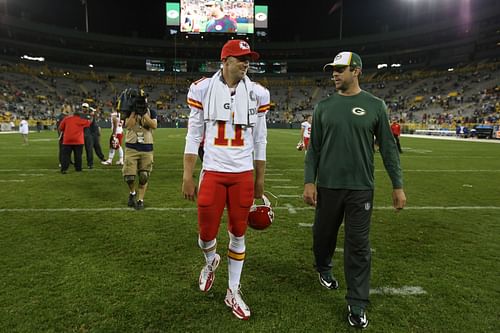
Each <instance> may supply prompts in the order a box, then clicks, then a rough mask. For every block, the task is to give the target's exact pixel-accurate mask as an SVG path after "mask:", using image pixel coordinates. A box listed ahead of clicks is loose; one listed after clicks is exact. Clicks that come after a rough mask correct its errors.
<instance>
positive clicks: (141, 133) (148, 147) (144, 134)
mask: <svg viewBox="0 0 500 333" xmlns="http://www.w3.org/2000/svg"><path fill="white" fill-rule="evenodd" d="M117 110H119V111H120V112H122V113H123V114H125V128H126V129H127V133H126V136H125V161H124V162H125V163H124V165H123V169H122V174H123V178H124V179H125V182H126V183H127V184H128V187H129V190H130V195H129V198H128V205H129V207H134V208H135V209H137V210H140V209H144V194H145V192H146V188H147V186H148V180H149V176H150V174H151V171H152V170H153V130H154V129H156V127H157V120H156V112H155V111H154V110H150V109H149V108H148V107H147V100H146V96H145V94H144V91H143V90H142V89H125V90H124V91H123V92H122V93H121V95H120V97H119V99H118V105H117ZM136 177H137V178H138V186H137V192H136V187H135V179H136ZM136 199H137V200H136Z"/></svg>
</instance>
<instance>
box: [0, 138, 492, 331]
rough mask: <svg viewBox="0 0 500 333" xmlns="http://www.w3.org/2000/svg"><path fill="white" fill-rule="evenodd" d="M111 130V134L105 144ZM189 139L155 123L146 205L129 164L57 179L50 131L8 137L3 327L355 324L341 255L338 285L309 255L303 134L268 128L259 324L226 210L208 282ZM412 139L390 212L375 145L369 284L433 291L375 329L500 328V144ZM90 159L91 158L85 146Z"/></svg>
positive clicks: (256, 234)
mask: <svg viewBox="0 0 500 333" xmlns="http://www.w3.org/2000/svg"><path fill="white" fill-rule="evenodd" d="M108 135H109V131H106V130H105V131H104V134H103V137H102V140H101V143H102V144H103V148H104V150H105V153H106V154H107V151H108V149H107V147H106V144H105V142H107V138H108ZM184 137H185V130H184V129H159V130H157V131H156V133H155V140H156V142H155V166H154V171H153V173H152V175H151V179H150V187H149V189H148V192H147V193H146V198H145V203H146V209H145V210H144V211H140V212H137V211H134V210H132V209H128V208H127V206H126V205H127V197H128V193H127V187H126V184H125V183H124V182H123V180H122V177H121V173H120V169H119V167H116V166H111V167H105V166H101V165H95V166H94V169H92V170H88V169H84V171H83V172H82V173H76V172H74V170H73V169H72V168H71V167H70V169H69V172H68V174H66V175H61V174H60V173H59V170H58V168H57V164H58V161H57V141H56V134H55V133H54V132H42V133H31V134H30V144H29V145H28V146H23V145H22V144H21V143H22V139H21V137H20V135H19V134H8V135H0V154H1V156H2V158H1V159H0V186H1V189H2V190H1V193H2V201H1V202H0V253H1V256H0V268H1V274H0V295H1V300H2V301H1V302H0V332H195V331H206V332H230V331H241V332H351V331H353V330H352V329H351V328H349V327H348V325H347V323H346V316H347V312H346V306H345V300H344V296H345V280H344V277H343V262H342V256H343V253H341V252H340V251H339V252H338V253H336V254H335V268H334V274H335V276H336V277H337V278H338V279H339V282H340V289H339V290H337V291H328V290H326V289H324V288H322V287H321V286H320V285H319V283H318V281H317V275H316V273H315V271H314V269H313V267H312V263H313V256H312V252H311V228H310V227H307V226H306V227H304V226H300V225H299V224H310V223H312V221H313V214H314V211H313V210H312V209H310V208H308V207H306V205H305V204H303V203H302V199H301V198H300V197H301V194H302V189H303V187H302V186H303V185H302V184H303V181H302V175H303V158H304V154H303V153H302V152H298V151H297V150H296V149H295V145H296V143H297V140H298V138H299V131H298V130H269V144H268V167H267V173H268V174H269V175H268V176H267V177H266V179H267V181H266V189H267V190H269V191H271V192H273V193H274V194H277V195H285V197H281V198H279V202H278V206H277V207H276V209H275V213H276V219H275V223H274V224H273V225H272V226H271V227H270V228H269V229H267V230H265V231H254V230H249V231H248V233H247V260H246V261H245V267H244V270H243V276H242V288H243V289H242V290H243V292H244V299H245V301H246V302H247V304H248V305H249V306H250V308H251V310H252V317H251V319H250V321H248V322H241V321H239V320H238V319H236V318H235V317H234V316H233V315H232V314H231V312H230V310H229V309H228V308H227V307H226V306H225V305H224V302H223V299H224V296H225V289H226V285H227V259H226V258H225V256H224V254H225V253H226V251H227V250H226V248H227V242H228V237H227V233H226V232H225V228H226V217H224V220H223V223H222V225H221V230H220V232H219V237H218V249H219V250H218V251H219V253H221V255H222V257H223V262H222V264H221V266H220V268H219V270H218V271H217V278H216V281H215V284H214V287H213V288H212V291H210V292H209V293H207V294H203V293H201V292H200V291H199V290H198V286H197V279H198V274H199V272H200V270H201V268H202V265H203V259H202V254H201V251H200V250H199V249H198V246H197V222H196V209H195V205H194V203H192V202H188V201H186V200H184V199H183V198H182V196H181V193H180V187H181V178H182V154H183V147H184ZM401 141H402V145H403V148H404V154H403V155H402V156H401V159H402V165H403V168H404V170H405V172H404V175H405V189H406V194H407V197H408V209H406V210H404V211H402V212H401V213H399V214H396V213H394V212H393V211H392V210H391V209H388V207H390V206H391V188H390V183H389V179H388V177H387V175H386V173H385V171H384V170H383V167H382V162H381V159H380V156H379V155H378V154H377V155H376V168H377V170H376V191H375V204H374V207H375V210H374V213H373V219H372V231H371V241H372V244H371V246H372V248H373V249H375V251H374V253H373V262H372V283H371V285H372V288H373V289H375V288H382V287H392V288H402V287H404V286H419V287H421V288H423V290H425V291H426V294H421V295H410V296H401V295H389V294H374V295H372V296H371V301H372V304H371V305H370V307H369V308H368V316H369V320H370V326H369V328H368V330H369V331H371V332H493V331H496V330H497V329H498V327H497V325H498V321H499V316H500V312H499V310H498V309H499V308H500V287H499V284H498V283H499V280H498V276H499V272H500V264H499V260H498V253H500V236H499V235H500V218H499V213H500V204H499V201H498V194H499V190H498V181H497V179H498V176H499V172H500V159H499V158H498V147H500V146H498V145H496V144H490V143H479V142H463V141H460V142H457V141H441V140H430V139H415V138H402V140H401ZM471 141H473V140H471ZM94 159H95V161H96V162H98V159H97V158H94ZM83 160H84V167H85V165H86V164H85V154H84V158H83ZM198 167H199V164H198ZM287 180H289V181H287ZM464 185H465V186H464ZM292 195H297V197H292ZM465 206H467V207H469V208H467V207H465ZM443 207H444V208H451V207H455V208H457V207H458V208H457V209H442V208H443ZM477 207H484V208H481V209H478V208H477ZM75 209H79V210H75ZM342 232H343V229H341V236H340V239H339V244H338V247H342V244H343V237H342Z"/></svg>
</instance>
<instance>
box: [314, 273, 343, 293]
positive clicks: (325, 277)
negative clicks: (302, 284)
mask: <svg viewBox="0 0 500 333" xmlns="http://www.w3.org/2000/svg"><path fill="white" fill-rule="evenodd" d="M318 275H319V283H320V284H321V285H322V286H323V287H325V288H326V289H338V287H339V283H338V281H337V280H336V279H335V278H334V277H333V276H332V273H331V272H323V273H318Z"/></svg>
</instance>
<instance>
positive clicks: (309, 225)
mask: <svg viewBox="0 0 500 333" xmlns="http://www.w3.org/2000/svg"><path fill="white" fill-rule="evenodd" d="M312 226H313V224H312V223H299V227H306V228H312Z"/></svg>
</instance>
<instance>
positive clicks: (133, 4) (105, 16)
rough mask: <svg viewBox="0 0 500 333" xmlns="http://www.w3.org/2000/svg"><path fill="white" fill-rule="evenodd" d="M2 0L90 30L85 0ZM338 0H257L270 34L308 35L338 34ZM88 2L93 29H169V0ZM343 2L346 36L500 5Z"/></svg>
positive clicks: (437, 0) (17, 10)
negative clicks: (266, 16) (266, 17)
mask: <svg viewBox="0 0 500 333" xmlns="http://www.w3.org/2000/svg"><path fill="white" fill-rule="evenodd" d="M3 1H6V2H7V8H8V12H9V14H11V15H15V16H21V15H24V16H25V17H28V18H30V19H31V20H34V21H39V22H43V23H48V24H53V25H59V26H63V27H66V28H71V29H78V30H82V31H84V30H85V7H84V6H83V5H82V0H3ZM337 1H339V0H267V1H262V0H256V3H257V4H267V5H268V6H269V21H270V22H269V30H268V38H269V40H272V41H290V40H300V41H304V40H312V39H328V38H333V39H336V38H339V35H340V13H341V11H340V10H337V11H335V12H334V13H333V14H329V13H328V12H329V10H330V8H332V6H333V5H334V4H335V3H336V2H337ZM172 2H176V1H175V0H172ZM87 3H88V13H89V31H90V32H98V33H106V34H115V35H122V36H137V37H144V38H159V39H161V38H163V37H164V36H165V34H166V33H167V29H166V28H165V13H164V6H165V5H164V3H165V1H164V0H161V1H158V0H135V1H116V0H87ZM297 3H299V4H297ZM343 3H344V5H343V12H342V13H343V15H342V18H343V20H342V22H343V25H342V36H343V37H344V38H346V37H347V38H348V37H354V36H359V35H364V34H371V33H380V32H386V31H394V30H400V29H406V28H409V27H412V26H414V25H424V24H427V23H430V22H433V21H435V22H438V21H439V20H443V19H451V20H466V19H467V18H468V15H473V13H474V12H475V11H476V10H477V9H478V8H490V7H491V8H492V7H495V10H496V11H498V10H499V7H500V0H344V1H343ZM0 6H1V5H0ZM0 8H1V7H0ZM469 13H472V14H469Z"/></svg>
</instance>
